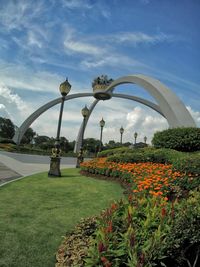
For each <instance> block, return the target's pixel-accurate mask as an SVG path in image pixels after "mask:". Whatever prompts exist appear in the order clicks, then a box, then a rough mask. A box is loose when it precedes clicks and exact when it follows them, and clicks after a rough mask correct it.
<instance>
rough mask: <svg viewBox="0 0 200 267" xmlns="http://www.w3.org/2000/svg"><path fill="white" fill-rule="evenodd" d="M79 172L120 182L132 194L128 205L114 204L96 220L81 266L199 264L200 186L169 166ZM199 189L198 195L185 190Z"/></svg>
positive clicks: (92, 166) (85, 167) (101, 162)
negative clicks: (90, 241)
mask: <svg viewBox="0 0 200 267" xmlns="http://www.w3.org/2000/svg"><path fill="white" fill-rule="evenodd" d="M81 169H82V171H84V172H85V173H91V174H93V175H94V174H95V175H97V176H98V175H100V176H101V177H102V175H103V176H104V177H109V178H108V179H110V178H111V177H112V179H113V177H114V178H116V179H120V180H121V181H122V182H126V184H127V185H128V186H129V188H130V190H129V196H128V200H127V201H126V200H124V201H122V200H121V201H120V202H118V203H113V204H112V206H111V207H110V208H108V209H107V210H105V211H104V212H102V214H101V216H100V217H99V218H98V227H97V230H96V232H95V234H94V237H93V241H92V243H91V244H92V245H91V246H90V248H89V251H88V255H87V257H86V258H85V259H84V261H85V264H84V265H82V266H87V267H95V266H102V267H111V266H115V267H117V266H130V267H150V266H179V267H186V266H189V264H191V266H197V265H198V264H199V260H200V259H199V256H198V255H199V252H200V215H199V214H200V204H199V203H200V202H199V200H200V195H199V191H198V189H197V188H198V185H199V180H198V182H197V180H196V182H195V183H193V181H194V180H195V177H196V176H195V175H194V176H192V175H191V174H187V175H186V174H181V173H180V172H177V171H173V169H172V165H171V164H158V163H150V162H145V163H117V162H109V161H107V159H106V158H98V159H94V160H91V161H89V162H84V163H82V164H81ZM191 184H193V186H191ZM195 187H196V191H195V193H189V190H186V189H188V188H192V189H194V188H195ZM185 191H187V194H185ZM172 193H173V194H174V197H173V198H172V197H171V196H172ZM183 196H184V197H185V196H187V198H186V199H184V198H183ZM180 197H181V198H180ZM169 200H170V201H169ZM192 264H193V265H192Z"/></svg>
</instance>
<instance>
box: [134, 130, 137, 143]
mask: <svg viewBox="0 0 200 267" xmlns="http://www.w3.org/2000/svg"><path fill="white" fill-rule="evenodd" d="M137 136H138V134H137V133H136V132H135V133H134V138H135V144H136V139H137Z"/></svg>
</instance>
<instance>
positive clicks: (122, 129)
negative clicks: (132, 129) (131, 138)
mask: <svg viewBox="0 0 200 267" xmlns="http://www.w3.org/2000/svg"><path fill="white" fill-rule="evenodd" d="M119 131H120V134H121V138H120V143H121V145H122V135H123V133H124V128H123V127H121V128H120V129H119Z"/></svg>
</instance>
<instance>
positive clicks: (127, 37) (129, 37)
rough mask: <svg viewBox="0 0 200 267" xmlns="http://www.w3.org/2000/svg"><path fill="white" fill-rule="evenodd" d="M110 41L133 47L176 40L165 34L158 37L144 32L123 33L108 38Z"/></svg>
mask: <svg viewBox="0 0 200 267" xmlns="http://www.w3.org/2000/svg"><path fill="white" fill-rule="evenodd" d="M108 40H109V41H111V40H112V41H114V42H116V43H126V44H128V43H130V44H131V45H139V44H152V45H153V44H156V43H161V42H165V41H167V42H169V41H172V40H174V37H173V36H171V35H167V34H164V33H159V34H156V35H149V34H146V33H143V32H121V33H118V34H117V35H111V36H110V38H108Z"/></svg>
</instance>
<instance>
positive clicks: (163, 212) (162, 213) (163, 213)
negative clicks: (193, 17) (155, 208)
mask: <svg viewBox="0 0 200 267" xmlns="http://www.w3.org/2000/svg"><path fill="white" fill-rule="evenodd" d="M166 213H167V212H166V209H165V208H162V210H161V215H162V218H163V217H165V215H166Z"/></svg>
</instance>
